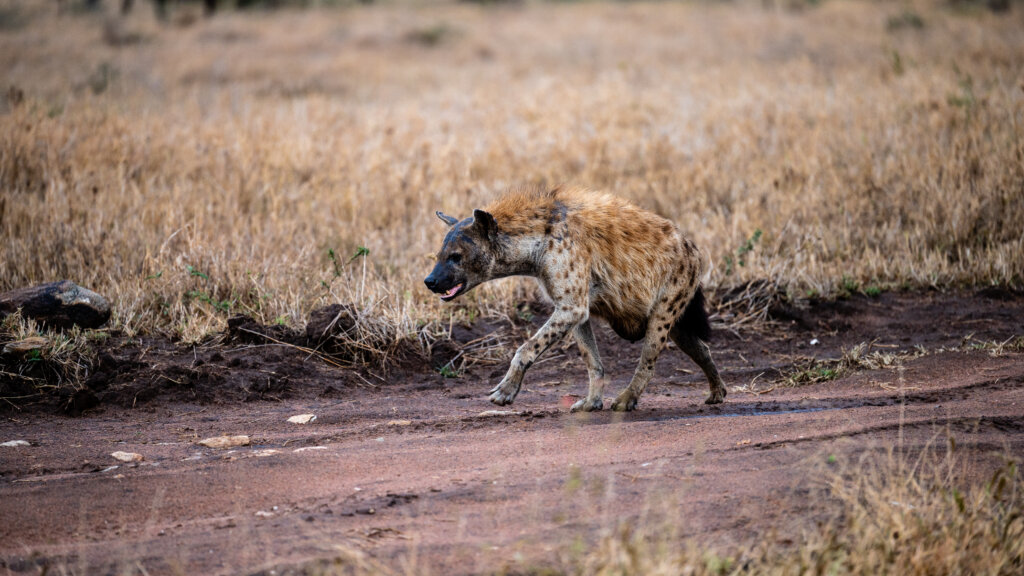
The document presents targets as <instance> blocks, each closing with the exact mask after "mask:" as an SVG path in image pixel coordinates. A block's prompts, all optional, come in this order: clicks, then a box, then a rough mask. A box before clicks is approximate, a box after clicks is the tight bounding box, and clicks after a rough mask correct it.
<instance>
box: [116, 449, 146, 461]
mask: <svg viewBox="0 0 1024 576" xmlns="http://www.w3.org/2000/svg"><path fill="white" fill-rule="evenodd" d="M110 455H111V456H113V457H114V459H115V460H120V461H121V462H142V460H143V458H142V454H138V453H136V452H121V451H117V452H113V453H111V454H110Z"/></svg>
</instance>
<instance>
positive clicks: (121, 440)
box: [0, 290, 1024, 574]
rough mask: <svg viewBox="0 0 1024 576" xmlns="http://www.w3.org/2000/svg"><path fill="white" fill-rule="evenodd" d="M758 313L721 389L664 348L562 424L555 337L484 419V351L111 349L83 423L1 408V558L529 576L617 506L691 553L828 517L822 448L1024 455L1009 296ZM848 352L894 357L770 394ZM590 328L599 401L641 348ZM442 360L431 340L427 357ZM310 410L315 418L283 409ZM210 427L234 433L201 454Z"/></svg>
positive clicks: (725, 353) (155, 569) (1023, 365)
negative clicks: (697, 544) (349, 359)
mask: <svg viewBox="0 0 1024 576" xmlns="http://www.w3.org/2000/svg"><path fill="white" fill-rule="evenodd" d="M772 313H773V317H774V318H775V320H774V321H773V322H771V323H769V324H768V325H761V326H759V327H757V328H751V329H748V330H745V331H739V332H732V331H727V330H718V331H717V332H716V333H715V335H714V336H713V341H712V348H713V351H714V355H715V358H716V360H717V362H718V365H719V367H720V368H721V369H722V372H723V377H724V378H725V381H726V384H727V386H728V387H729V390H730V394H729V397H728V398H727V400H726V402H725V403H724V404H722V405H718V406H706V405H704V403H703V400H704V397H705V395H706V394H707V384H706V381H705V380H704V378H703V375H701V374H699V373H697V372H695V371H694V370H695V369H696V367H695V366H694V365H693V364H692V363H691V362H690V361H689V360H688V359H685V358H683V356H682V355H681V354H680V353H679V351H678V350H674V349H670V350H668V351H666V353H665V354H664V355H663V356H662V358H661V360H660V361H659V363H658V366H657V375H656V377H655V379H654V380H653V381H652V384H651V386H650V388H649V389H648V391H647V393H646V394H645V395H644V396H643V398H642V399H641V403H640V407H639V409H638V410H637V411H636V412H633V413H629V414H625V415H623V414H614V413H610V412H608V411H604V412H600V413H592V414H570V413H568V411H567V408H566V402H567V401H568V399H567V398H565V397H566V396H567V395H570V394H582V393H583V392H584V390H585V388H586V371H585V369H584V366H583V364H582V362H581V361H580V359H579V354H578V353H577V351H576V349H575V347H574V346H568V347H565V348H564V349H563V350H558V351H556V352H555V353H553V354H550V355H549V356H547V357H545V358H546V359H545V360H542V361H541V362H540V363H539V364H538V365H537V366H536V367H534V368H533V369H532V370H531V372H530V373H529V374H528V376H527V381H526V384H525V389H524V390H523V392H522V393H521V394H520V396H519V398H518V399H517V400H516V402H515V404H514V405H512V406H511V407H507V408H510V409H511V410H512V412H510V413H507V414H501V413H497V414H495V413H490V414H486V413H485V412H486V411H490V410H493V409H494V408H495V406H492V405H490V404H489V403H488V402H487V400H486V392H487V390H488V389H489V388H490V386H491V385H493V383H494V382H496V381H497V380H498V379H500V377H501V375H502V373H503V370H504V366H501V365H476V366H474V367H471V368H469V369H467V370H466V371H465V372H464V373H463V374H461V376H460V377H458V378H445V377H443V376H441V375H440V374H439V373H438V372H437V371H436V370H435V369H432V368H430V367H429V366H428V364H429V363H428V362H425V361H424V362H420V363H418V364H417V363H415V362H406V363H404V364H403V365H402V366H403V368H401V369H394V370H392V371H391V372H390V373H387V374H383V373H377V372H375V371H361V372H360V371H354V370H343V369H339V368H336V367H333V366H331V365H328V364H326V363H324V362H322V361H320V360H317V359H316V358H310V357H309V355H308V354H304V353H302V352H300V351H298V350H296V349H294V348H290V347H286V346H278V345H267V344H266V343H265V342H264V343H256V341H251V342H246V341H240V339H238V338H235V339H230V338H225V340H224V341H223V342H220V343H218V344H217V345H215V346H209V347H199V348H187V349H185V348H178V347H174V346H172V345H170V344H168V343H166V342H158V341H145V340H143V341H135V342H132V343H127V342H123V341H121V342H114V343H111V346H110V348H109V349H108V350H105V351H104V352H103V353H101V355H100V362H99V366H98V368H97V372H96V374H95V375H94V376H93V378H92V379H91V380H90V383H89V386H90V390H91V392H90V394H91V397H90V398H87V401H85V402H84V403H83V404H82V405H81V406H79V408H81V409H82V411H83V413H82V414H81V416H79V417H71V416H68V415H65V414H63V413H57V410H56V408H55V407H53V406H47V405H41V406H36V407H29V408H27V409H25V410H23V411H21V412H12V411H7V412H4V413H2V414H0V442H6V441H10V440H25V441H27V442H29V443H30V445H29V446H20V447H0V567H2V568H4V569H5V570H6V571H7V572H9V573H39V572H40V571H41V570H42V568H43V567H44V566H50V568H51V572H50V573H62V572H73V573H101V574H102V573H118V574H121V573H148V574H167V573H186V574H224V573H231V574H235V573H261V574H272V573H275V574H281V573H289V572H302V571H313V572H316V571H318V570H320V569H321V568H322V567H323V565H322V564H320V563H318V562H324V561H330V560H331V559H333V558H335V557H338V556H339V555H345V554H348V553H350V552H351V551H362V552H365V553H367V554H368V555H369V556H370V557H371V558H373V559H375V560H376V561H379V562H382V563H383V564H385V565H388V566H394V567H396V568H398V569H402V567H403V566H404V567H405V568H406V569H408V571H410V572H413V573H433V574H461V573H480V572H485V573H486V572H494V571H510V572H514V573H529V572H532V571H536V570H537V569H539V568H540V567H556V568H557V567H559V566H565V565H567V564H568V563H571V562H572V559H573V555H574V554H577V555H578V554H581V553H583V552H584V551H585V550H586V548H587V546H589V545H591V544H593V543H594V542H595V541H596V540H597V539H598V538H600V537H601V536H602V535H604V534H607V533H608V532H609V531H611V530H613V529H615V527H616V526H618V525H619V524H620V523H621V522H623V521H626V520H631V521H633V522H635V523H637V524H642V523H648V524H655V523H657V522H661V521H670V522H673V523H674V524H675V525H678V526H682V527H683V530H684V532H685V533H684V534H682V535H681V536H683V537H695V538H697V539H698V540H699V541H701V542H706V543H707V545H708V546H709V547H719V546H723V545H728V544H730V543H742V542H749V541H751V540H769V541H777V542H779V543H781V544H792V543H793V542H799V540H800V538H801V534H802V533H803V532H804V531H806V530H808V529H813V526H814V522H815V520H816V519H818V518H820V517H821V515H822V514H824V513H825V512H827V506H828V500H827V498H826V499H820V498H816V497H815V498H811V497H810V496H809V495H812V494H817V493H819V492H820V491H821V488H822V486H821V481H820V475H819V474H816V473H815V472H816V471H820V470H821V468H822V467H823V466H826V464H825V463H826V461H827V462H832V461H838V462H856V458H857V456H858V455H860V454H863V453H864V452H871V451H877V452H884V451H886V450H890V449H893V450H916V449H919V448H921V447H922V446H924V445H926V444H927V443H929V442H940V443H941V442H945V441H946V438H947V436H948V435H952V436H954V437H955V439H956V443H957V446H959V447H960V449H961V450H962V452H963V453H964V454H966V455H968V457H969V458H971V459H974V460H977V461H978V462H979V463H983V462H985V461H986V460H987V459H990V458H993V457H994V456H995V455H997V454H1004V453H1009V454H1011V455H1014V456H1016V457H1020V456H1022V455H1024V354H1021V353H1019V352H1004V353H1000V352H1001V351H1000V350H993V346H991V345H989V346H980V345H979V344H981V343H985V342H989V343H996V344H998V343H1000V342H1004V341H1006V339H1008V338H1010V337H1013V336H1016V335H1020V334H1022V333H1024V321H1022V319H1024V294H1021V293H1013V292H1006V291H1001V290H985V291H980V292H972V293H956V294H945V293H939V292H925V293H885V294H882V295H881V296H879V297H877V298H868V297H865V296H854V297H852V298H849V299H846V300H840V301H837V302H833V303H824V302H823V303H816V304H811V305H809V306H806V307H801V308H786V307H776V308H775V309H773V311H772ZM537 321H539V320H537ZM526 328H528V326H527V327H523V326H518V327H516V326H504V325H487V324H480V325H478V326H474V327H470V328H458V329H456V330H455V331H454V337H455V339H456V341H457V342H456V343H461V344H465V343H466V342H468V341H472V340H473V339H476V338H479V337H480V336H482V335H485V334H486V332H488V331H490V330H497V331H504V332H507V333H508V335H509V337H510V338H511V337H513V336H516V335H517V334H520V332H521V331H522V330H524V329H526ZM513 339H515V338H513ZM812 341H814V342H815V344H812ZM865 342H873V343H874V344H873V347H872V348H871V350H873V351H879V352H882V353H886V354H896V355H900V356H898V359H897V360H896V361H895V362H894V363H893V366H891V367H888V368H881V369H877V370H869V369H859V370H852V371H850V372H848V373H846V374H844V375H842V376H841V377H840V378H838V379H833V380H829V381H824V382H820V383H816V384H808V385H804V386H799V387H785V386H777V387H775V388H774V389H772V386H773V385H775V384H776V383H778V382H780V381H781V377H780V376H781V375H783V374H791V373H792V372H793V371H794V370H796V369H798V368H799V367H801V366H805V365H806V364H805V362H806V359H808V358H816V359H826V358H839V357H840V356H841V355H842V354H843V351H844V350H847V351H848V350H850V349H852V348H853V347H854V346H856V345H858V344H860V343H865ZM599 343H600V348H601V352H602V355H603V357H604V359H605V362H606V366H607V370H608V372H609V373H610V375H611V377H612V378H613V379H614V385H613V386H612V387H610V388H609V390H608V391H607V392H606V394H607V397H606V405H607V404H608V403H609V402H610V400H611V398H612V397H613V395H614V394H616V393H617V391H618V389H619V388H621V387H622V386H624V385H625V384H626V383H627V382H628V380H629V377H630V375H631V373H632V368H633V364H634V362H635V361H636V359H637V357H638V354H639V345H633V344H627V343H625V342H623V341H621V340H618V339H617V338H615V336H614V335H613V334H612V333H611V332H610V330H608V329H607V328H604V327H602V329H601V330H600V333H599ZM442 348H443V349H442ZM457 350H458V347H457V346H451V347H446V348H445V347H440V348H439V351H438V352H437V355H439V356H440V357H438V358H435V359H434V361H435V363H436V361H438V360H444V358H443V356H444V355H445V354H448V355H452V354H457ZM920 350H924V351H926V352H927V354H924V355H919V354H914V353H915V351H920ZM901 354H902V355H901ZM449 359H450V358H449ZM752 382H753V384H751V383H752ZM305 413H311V414H315V415H316V419H315V420H314V421H313V422H311V423H309V424H304V425H300V424H293V423H289V422H288V421H287V418H288V417H290V416H293V415H297V414H305ZM224 434H231V435H236V434H246V435H249V436H250V437H251V441H252V443H251V445H249V446H243V447H237V448H231V449H214V448H206V447H203V446H200V445H199V444H198V443H197V442H198V441H199V440H200V439H203V438H207V437H211V436H219V435H224ZM115 451H125V452H135V453H139V454H142V455H143V457H144V460H142V461H141V462H137V463H130V464H125V463H123V462H119V461H117V460H115V459H114V458H113V457H111V453H113V452H115ZM410 567H411V568H410ZM53 569H57V571H56V572H54V571H53Z"/></svg>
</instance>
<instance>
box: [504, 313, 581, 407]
mask: <svg viewBox="0 0 1024 576" xmlns="http://www.w3.org/2000/svg"><path fill="white" fill-rule="evenodd" d="M585 311H586V309H585V308H583V309H582V310H581V309H579V308H576V307H573V306H559V307H558V308H556V309H555V311H554V312H553V313H552V314H551V317H550V318H548V321H547V322H545V323H544V325H543V326H541V328H540V330H537V333H536V334H534V335H533V336H532V337H531V338H530V339H529V340H527V341H526V342H524V343H523V345H522V346H520V347H519V349H518V350H516V355H515V356H514V357H513V358H512V365H511V366H509V368H508V372H507V373H506V374H505V377H504V378H502V379H501V382H499V383H498V385H497V386H495V387H494V388H492V389H491V396H490V400H491V402H494V403H495V404H497V405H498V406H504V405H506V404H511V403H512V401H513V400H515V399H516V395H517V394H519V388H520V387H521V386H522V384H523V376H524V375H526V370H527V369H528V368H529V367H530V366H532V365H533V363H534V362H536V361H537V358H539V357H540V355H541V354H543V353H544V352H545V351H546V350H547V349H548V348H550V347H551V345H552V344H554V343H555V342H558V341H559V340H561V339H562V338H565V335H566V334H568V332H569V330H571V329H573V328H575V327H576V325H578V324H579V323H580V322H582V321H583V319H584V318H585V317H586V315H585Z"/></svg>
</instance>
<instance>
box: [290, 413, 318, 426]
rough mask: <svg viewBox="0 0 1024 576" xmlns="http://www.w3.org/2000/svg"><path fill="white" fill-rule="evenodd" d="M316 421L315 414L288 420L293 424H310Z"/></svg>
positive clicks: (296, 416)
mask: <svg viewBox="0 0 1024 576" xmlns="http://www.w3.org/2000/svg"><path fill="white" fill-rule="evenodd" d="M314 420H316V416H315V415H313V414H297V415H295V416H292V417H291V418H289V419H288V421H289V422H291V423H292V424H309V423H310V422H312V421H314Z"/></svg>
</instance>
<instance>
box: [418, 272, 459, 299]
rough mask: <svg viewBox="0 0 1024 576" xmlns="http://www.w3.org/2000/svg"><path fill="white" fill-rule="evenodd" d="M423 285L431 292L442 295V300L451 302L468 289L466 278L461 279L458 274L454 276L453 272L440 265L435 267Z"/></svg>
mask: <svg viewBox="0 0 1024 576" xmlns="http://www.w3.org/2000/svg"><path fill="white" fill-rule="evenodd" d="M423 283H424V284H426V285H427V288H428V289H429V290H430V291H431V292H433V293H435V294H440V295H441V299H442V300H451V299H452V298H455V297H456V296H458V295H459V294H460V293H461V292H463V291H464V290H465V288H466V279H465V278H462V277H460V275H458V274H453V273H452V270H449V269H448V268H447V267H445V266H442V265H440V264H439V265H438V266H435V267H434V270H433V271H432V272H431V273H430V275H429V276H427V277H426V278H425V279H424V280H423Z"/></svg>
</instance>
